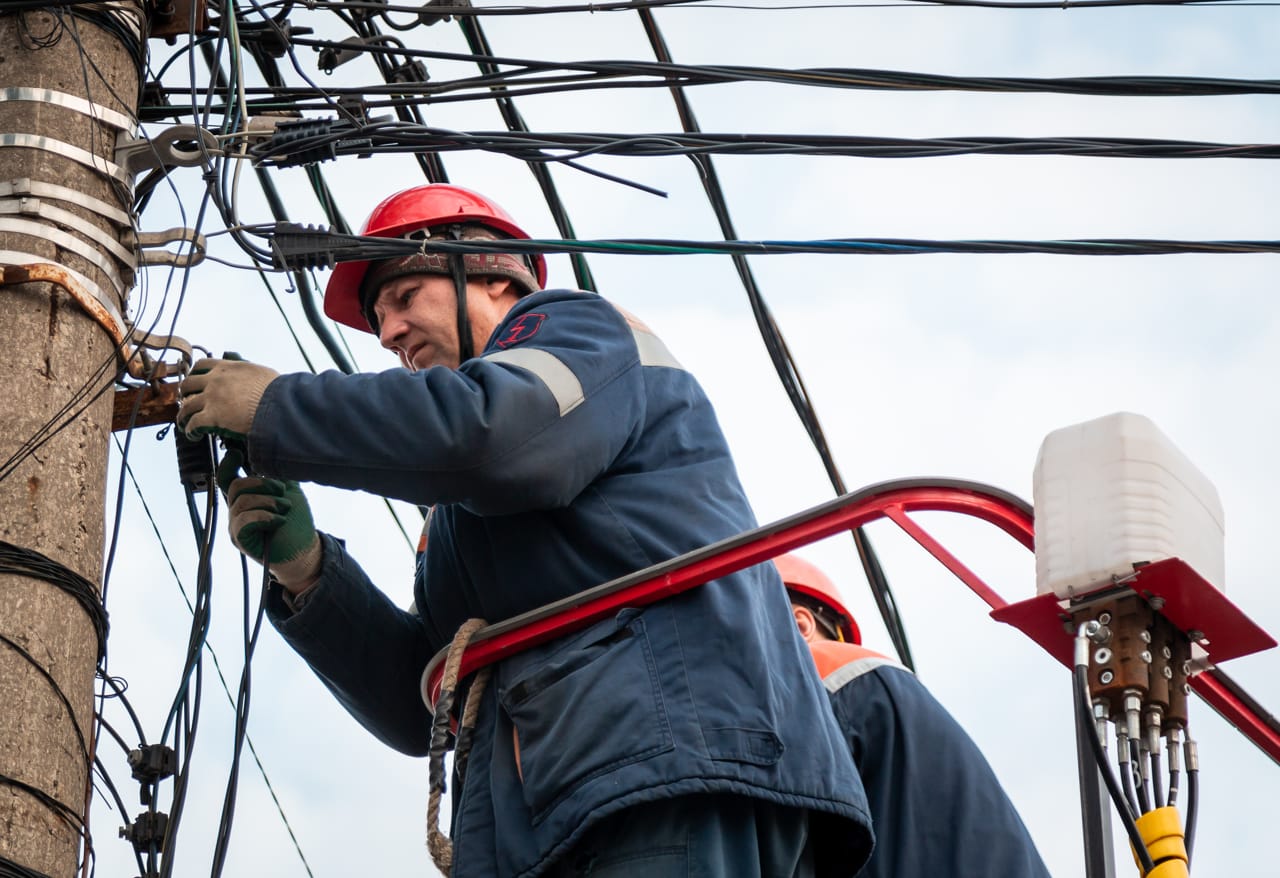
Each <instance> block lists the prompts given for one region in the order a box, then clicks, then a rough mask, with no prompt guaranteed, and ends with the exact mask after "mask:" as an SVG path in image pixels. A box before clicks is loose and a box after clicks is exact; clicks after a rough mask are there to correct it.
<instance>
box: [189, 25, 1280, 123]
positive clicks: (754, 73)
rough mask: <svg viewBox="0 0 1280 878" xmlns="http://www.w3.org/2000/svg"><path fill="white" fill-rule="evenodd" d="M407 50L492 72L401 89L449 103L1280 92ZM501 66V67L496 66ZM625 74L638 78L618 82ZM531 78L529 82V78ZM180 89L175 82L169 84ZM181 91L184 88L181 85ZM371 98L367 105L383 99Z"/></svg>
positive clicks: (324, 45)
mask: <svg viewBox="0 0 1280 878" xmlns="http://www.w3.org/2000/svg"><path fill="white" fill-rule="evenodd" d="M292 42H293V43H296V44H297V45H299V46H308V47H311V48H312V49H315V50H317V51H319V50H325V49H339V48H341V49H342V50H345V51H355V52H362V53H370V54H377V53H381V52H389V51H392V50H390V49H388V48H386V47H384V46H381V45H377V44H367V43H361V44H358V45H357V44H352V43H339V42H336V41H333V40H326V39H314V38H308V37H303V36H295V37H292ZM398 52H399V54H403V55H405V56H407V57H412V58H420V59H428V60H441V61H459V62H471V63H476V64H479V65H481V66H482V68H483V69H485V70H487V71H489V72H486V73H485V74H484V75H482V76H470V77H460V78H457V79H450V80H436V81H432V82H424V83H418V84H416V85H415V88H414V93H413V95H400V97H401V99H402V100H404V101H416V102H422V103H445V102H448V103H452V102H457V101H468V100H489V99H491V98H492V97H493V94H494V92H495V91H500V93H501V94H502V96H503V97H506V98H515V97H521V96H529V95H537V94H551V93H557V92H561V91H570V90H572V91H585V90H593V89H615V88H628V89H631V88H670V87H673V86H679V87H684V88H688V87H693V86H699V85H721V84H730V83H745V82H756V83H769V84H773V85H793V86H804V87H816V88H838V89H857V90H880V91H910V92H921V91H965V92H983V93H1000V92H1007V93H1048V94H1068V95H1091V96H1106V97H1174V96H1176V97H1203V96H1216V95H1248V94H1277V93H1280V80H1277V79H1241V78H1233V77H1217V76H1214V77H1199V76H1058V77H1025V76H1020V77H1001V76H948V75H944V74H934V73H921V72H917V71H897V70H879V69H873V68H859V67H812V68H803V67H802V68H782V67H760V66H753V65H736V64H710V65H707V64H676V63H674V62H660V61H659V62H654V61H636V60H626V61H544V60H539V59H531V58H516V57H507V56H496V55H493V54H491V53H483V54H480V53H471V54H468V53H462V52H442V51H438V50H434V49H410V48H405V49H400V50H398ZM498 65H501V66H502V68H505V69H501V68H499V66H498ZM623 77H635V78H640V79H639V80H638V81H627V82H618V81H617V80H618V79H620V78H623ZM526 82H529V83H532V85H529V84H526ZM460 90H471V91H473V92H474V93H472V94H467V95H461V96H457V95H455V96H453V97H445V96H446V95H448V94H450V93H451V92H456V91H460ZM174 91H177V89H174ZM402 91H403V88H402V87H400V86H397V85H392V84H385V85H381V86H377V85H365V86H360V87H359V88H347V89H334V90H332V91H331V92H330V93H331V94H343V93H349V94H350V93H360V94H381V95H391V94H399V93H400V92H402ZM182 93H183V94H186V93H188V90H185V89H184V90H182ZM248 94H250V95H258V94H277V95H280V96H282V97H288V98H289V100H290V103H291V104H294V103H296V102H297V101H298V100H300V99H302V98H305V97H308V96H310V94H311V92H308V91H304V90H301V89H291V88H287V87H285V86H283V85H282V84H281V85H277V86H271V87H269V88H266V89H261V88H256V89H251V90H249V92H248ZM385 105H386V104H385V103H378V102H372V101H371V102H370V106H371V107H372V106H385Z"/></svg>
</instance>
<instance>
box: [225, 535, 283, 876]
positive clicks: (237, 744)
mask: <svg viewBox="0 0 1280 878" xmlns="http://www.w3.org/2000/svg"><path fill="white" fill-rule="evenodd" d="M262 554H263V557H264V558H269V557H270V556H271V536H270V534H268V535H266V536H265V537H264V539H263V547H262ZM240 567H241V571H242V575H243V578H244V624H245V641H244V665H243V667H242V668H241V671H240V688H239V690H238V692H237V693H236V706H235V716H236V723H235V732H234V738H233V744H232V749H231V769H230V772H229V775H228V777H227V787H226V792H225V794H224V795H223V799H222V814H221V817H220V818H219V820H218V833H217V837H216V841H215V843H214V848H213V866H212V868H211V871H210V876H211V878H218V876H220V875H221V874H222V869H223V866H224V865H225V863H226V857H227V851H228V846H229V845H230V843H231V825H232V822H233V821H234V819H235V806H236V794H237V791H238V789H239V783H240V756H241V754H242V752H243V750H244V741H245V736H246V735H247V733H248V727H249V696H250V679H251V675H250V669H251V667H252V664H253V653H254V648H255V647H256V646H257V644H258V634H259V632H260V631H261V630H262V618H263V616H264V615H265V612H266V607H267V593H268V589H269V588H270V586H271V568H270V567H268V566H267V565H266V563H265V562H264V563H263V565H262V585H261V588H260V589H259V595H258V609H257V613H256V618H255V619H254V621H253V624H252V628H250V623H249V615H250V610H249V567H248V562H247V561H246V560H245V557H244V555H241V556H240Z"/></svg>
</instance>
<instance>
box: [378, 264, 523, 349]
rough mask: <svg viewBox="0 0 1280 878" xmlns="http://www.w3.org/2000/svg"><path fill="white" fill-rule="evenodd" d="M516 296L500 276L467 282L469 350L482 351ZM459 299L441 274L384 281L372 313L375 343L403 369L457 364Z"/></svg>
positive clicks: (508, 283)
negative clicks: (394, 358) (374, 326)
mask: <svg viewBox="0 0 1280 878" xmlns="http://www.w3.org/2000/svg"><path fill="white" fill-rule="evenodd" d="M516 299H517V296H516V294H515V292H514V291H513V289H512V286H511V283H510V282H509V281H507V280H506V279H503V278H472V279H468V281H467V316H468V318H469V319H470V321H471V335H472V342H471V343H472V349H473V350H475V351H476V352H479V351H481V350H482V349H483V348H484V344H485V342H486V341H488V339H489V336H490V335H492V334H493V330H494V329H496V328H497V326H498V323H499V322H500V321H501V320H502V318H503V317H505V316H506V313H507V311H509V310H510V309H511V306H512V305H514V304H515V302H516ZM457 307H458V306H457V295H456V293H455V291H454V288H453V278H451V277H447V276H445V275H442V274H411V275H407V276H405V277H399V278H395V279H393V280H389V281H387V282H386V283H385V284H383V285H382V288H381V289H380V290H378V298H376V299H375V300H374V303H373V313H374V315H375V316H376V317H377V320H378V329H379V331H378V341H379V342H381V344H382V346H383V347H384V348H386V349H387V350H389V351H391V352H393V353H394V354H395V355H396V356H398V357H399V358H400V364H401V365H402V366H404V367H405V368H406V369H410V370H412V371H417V370H419V369H426V368H429V367H431V366H448V367H449V368H450V369H456V368H458V366H459V365H461V360H460V353H459V351H460V349H461V346H460V345H459V343H458V310H457Z"/></svg>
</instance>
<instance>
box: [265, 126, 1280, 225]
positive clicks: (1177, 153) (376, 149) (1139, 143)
mask: <svg viewBox="0 0 1280 878" xmlns="http://www.w3.org/2000/svg"><path fill="white" fill-rule="evenodd" d="M306 124H307V125H308V126H309V127H313V128H314V129H315V133H313V134H310V135H305V134H299V133H296V132H295V130H294V129H293V127H292V126H290V127H287V128H285V129H284V130H283V131H282V132H281V133H279V134H277V135H276V136H273V137H269V138H267V139H265V140H264V141H263V142H261V143H259V144H257V145H255V146H254V147H253V148H252V149H251V150H250V154H251V155H253V156H254V157H255V158H256V159H257V163H258V164H259V165H265V166H269V167H290V166H294V165H298V164H306V165H310V164H313V163H315V162H319V161H327V160H331V159H335V158H339V157H342V156H353V155H358V156H369V155H377V154H384V153H385V154H396V153H404V152H419V151H422V150H431V151H434V152H457V151H469V150H474V151H483V152H491V153H497V154H499V155H506V156H510V157H512V158H516V159H520V160H521V161H524V162H526V163H528V164H530V165H533V166H545V165H547V164H550V163H558V164H564V165H569V166H572V167H574V168H575V169H577V170H581V171H586V172H590V173H597V174H598V173H599V172H595V171H593V170H592V169H591V168H588V167H586V166H584V165H582V164H580V163H579V161H578V160H581V159H584V158H589V157H592V156H598V155H605V156H621V157H629V158H662V157H678V156H689V157H695V156H696V157H702V156H710V155H726V156H773V155H781V156H834V157H844V158H879V159H903V158H947V157H953V156H969V155H980V156H1010V155H1018V156H1070V157H1076V158H1112V159H1114V158H1147V159H1151V158H1157V159H1224V158H1229V159H1280V144H1274V143H1218V142H1211V141H1191V140H1161V139H1150V138H1134V137H1056V138H1040V137H942V138H924V139H920V138H905V137H866V136H849V135H835V134H784V133H777V134H746V133H742V134H718V133H703V132H696V133H691V132H685V133H680V134H674V133H668V132H655V133H647V134H621V133H609V132H598V133H595V132H592V133H587V132H555V133H547V132H538V133H529V132H516V131H512V132H497V131H454V130H452V129H447V128H436V127H430V126H414V125H408V124H405V123H400V122H389V121H379V122H371V123H369V124H367V125H354V124H352V123H350V122H346V121H341V120H339V121H333V122H329V123H328V125H327V126H326V125H325V123H324V122H308V123H306ZM603 176H610V178H611V179H617V178H616V177H612V176H611V175H603ZM621 182H628V181H621ZM630 185H636V186H638V184H630ZM641 188H644V187H641ZM651 191H652V190H651ZM561 231H562V233H563V230H561ZM565 237H574V236H572V235H565Z"/></svg>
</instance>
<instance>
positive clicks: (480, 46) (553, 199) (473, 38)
mask: <svg viewBox="0 0 1280 878" xmlns="http://www.w3.org/2000/svg"><path fill="white" fill-rule="evenodd" d="M458 24H459V25H460V26H461V28H462V33H463V35H464V36H465V37H466V38H467V44H468V45H469V46H470V47H471V50H472V51H473V52H475V53H476V54H477V57H478V58H480V59H481V60H479V61H478V62H477V63H478V64H479V65H480V69H481V70H483V71H484V72H485V74H487V75H493V74H495V73H497V72H498V68H497V65H496V64H494V63H493V62H492V61H490V60H488V58H491V57H492V56H493V51H492V49H491V48H490V47H489V39H488V37H486V36H485V34H484V31H483V30H482V29H481V28H480V22H479V21H477V20H475V19H474V18H468V17H463V18H460V19H459V20H458ZM493 99H494V101H495V102H496V103H497V105H498V111H499V112H500V113H502V118H503V121H505V122H506V123H507V128H509V129H510V130H511V131H512V132H517V133H527V132H528V131H529V126H528V125H526V124H525V121H524V117H523V116H521V115H520V111H519V110H518V109H516V105H515V102H514V101H512V100H511V98H509V97H507V96H506V95H504V94H502V93H501V92H500V91H498V90H495V91H494V94H493ZM529 170H530V171H532V172H533V176H534V179H535V180H537V181H538V187H539V188H540V189H542V196H543V198H544V199H545V200H546V202H547V207H548V208H549V209H550V210H551V217H552V219H553V220H555V224H556V228H557V229H559V231H560V236H561V237H562V238H576V237H577V234H576V233H575V232H574V230H573V223H572V221H570V219H569V214H568V211H566V210H565V206H564V202H563V201H562V200H561V199H560V193H559V191H558V190H557V189H556V184H555V181H554V180H552V179H551V174H550V172H549V171H548V170H547V168H546V167H545V166H544V165H542V164H540V163H538V162H536V161H530V162H529ZM570 261H571V263H572V264H573V273H574V276H575V278H576V279H577V282H578V288H579V289H583V290H595V289H596V282H595V278H594V277H592V276H591V267H590V266H589V265H588V264H587V259H586V256H584V255H583V254H581V253H575V254H573V255H571V256H570Z"/></svg>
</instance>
